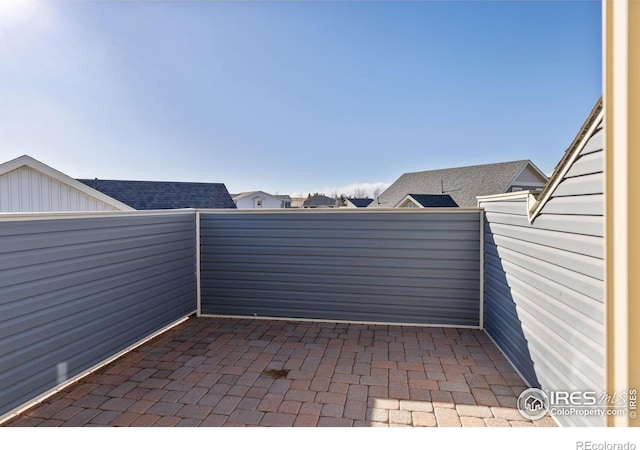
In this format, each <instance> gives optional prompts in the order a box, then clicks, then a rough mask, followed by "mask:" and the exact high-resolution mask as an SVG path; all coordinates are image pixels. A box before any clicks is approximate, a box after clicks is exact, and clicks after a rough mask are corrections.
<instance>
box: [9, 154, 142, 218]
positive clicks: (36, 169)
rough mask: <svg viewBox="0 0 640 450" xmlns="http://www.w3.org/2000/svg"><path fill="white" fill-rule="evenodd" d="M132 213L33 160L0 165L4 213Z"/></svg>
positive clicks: (28, 158) (101, 194) (30, 158)
mask: <svg viewBox="0 0 640 450" xmlns="http://www.w3.org/2000/svg"><path fill="white" fill-rule="evenodd" d="M132 209H133V208H131V207H130V206H128V205H126V204H124V203H122V202H120V201H118V200H116V199H114V198H112V197H109V196H108V195H105V194H103V193H101V192H99V191H96V190H95V189H91V188H90V187H89V186H86V185H85V184H83V183H80V182H78V181H76V180H74V179H73V178H71V177H69V176H68V175H65V174H64V173H62V172H60V171H58V170H55V169H53V168H52V167H49V166H47V165H46V164H44V163H41V162H40V161H38V160H36V159H34V158H32V157H30V156H27V155H23V156H20V157H19V158H16V159H13V160H11V161H8V162H6V163H4V164H0V212H75V211H126V210H132Z"/></svg>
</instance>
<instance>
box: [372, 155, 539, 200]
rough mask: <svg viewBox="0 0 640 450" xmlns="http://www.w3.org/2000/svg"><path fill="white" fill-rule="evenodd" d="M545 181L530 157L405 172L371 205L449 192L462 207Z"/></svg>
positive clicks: (532, 187)
mask: <svg viewBox="0 0 640 450" xmlns="http://www.w3.org/2000/svg"><path fill="white" fill-rule="evenodd" d="M546 182H547V177H546V176H545V175H544V174H543V173H542V172H541V171H540V170H539V169H538V168H537V167H536V166H535V165H534V164H533V163H532V162H531V161H529V160H522V161H511V162H504V163H496V164H483V165H479V166H467V167H455V168H451V169H439V170H428V171H425V172H413V173H405V174H403V175H402V176H401V177H400V178H398V180H396V181H395V182H394V183H393V184H392V185H391V186H389V187H388V188H387V190H385V191H384V192H383V193H382V194H380V196H379V198H378V199H377V201H374V202H372V203H371V204H370V205H369V206H368V208H393V207H395V206H396V205H398V204H399V203H400V202H401V201H402V200H403V199H404V198H405V197H406V196H407V195H408V194H410V193H412V192H416V193H420V194H449V195H450V196H451V198H452V199H453V200H454V201H455V202H456V203H457V204H458V206H460V207H463V208H464V207H476V206H477V203H478V202H477V200H476V197H479V196H485V195H495V194H503V193H505V192H515V191H523V190H524V191H526V190H536V189H542V188H543V187H544V185H545V183H546Z"/></svg>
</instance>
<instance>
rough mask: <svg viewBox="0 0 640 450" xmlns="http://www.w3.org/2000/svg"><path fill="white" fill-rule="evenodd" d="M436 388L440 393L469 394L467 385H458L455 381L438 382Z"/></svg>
mask: <svg viewBox="0 0 640 450" xmlns="http://www.w3.org/2000/svg"><path fill="white" fill-rule="evenodd" d="M438 386H439V388H440V390H442V391H450V392H469V391H470V389H469V386H468V385H467V383H458V382H455V381H439V382H438Z"/></svg>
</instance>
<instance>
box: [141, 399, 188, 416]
mask: <svg viewBox="0 0 640 450" xmlns="http://www.w3.org/2000/svg"><path fill="white" fill-rule="evenodd" d="M182 406H183V405H182V403H171V402H157V403H155V404H154V405H153V406H151V407H150V408H149V409H147V411H146V412H145V415H158V416H173V415H175V413H177V412H178V410H179V409H180V408H182Z"/></svg>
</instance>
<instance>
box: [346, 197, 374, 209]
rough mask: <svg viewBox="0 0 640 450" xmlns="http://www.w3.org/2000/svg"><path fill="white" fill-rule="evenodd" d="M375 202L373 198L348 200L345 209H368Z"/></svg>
mask: <svg viewBox="0 0 640 450" xmlns="http://www.w3.org/2000/svg"><path fill="white" fill-rule="evenodd" d="M372 201H373V199H372V198H347V199H345V203H346V204H345V207H347V208H366V207H367V206H369V204H370V203H371V202H372Z"/></svg>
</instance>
